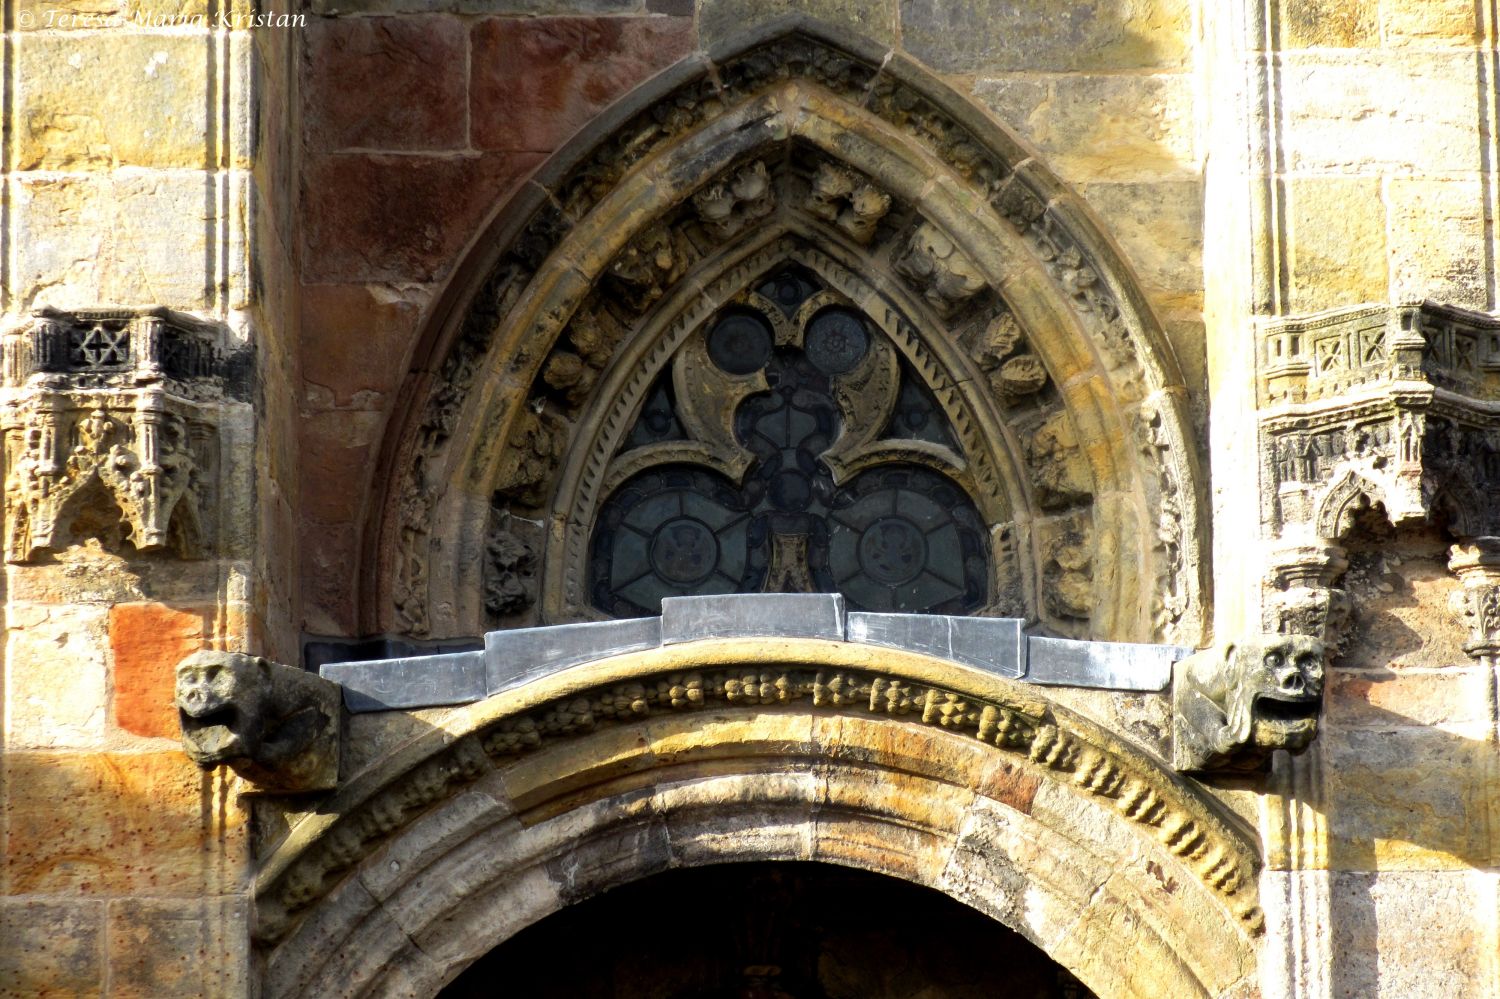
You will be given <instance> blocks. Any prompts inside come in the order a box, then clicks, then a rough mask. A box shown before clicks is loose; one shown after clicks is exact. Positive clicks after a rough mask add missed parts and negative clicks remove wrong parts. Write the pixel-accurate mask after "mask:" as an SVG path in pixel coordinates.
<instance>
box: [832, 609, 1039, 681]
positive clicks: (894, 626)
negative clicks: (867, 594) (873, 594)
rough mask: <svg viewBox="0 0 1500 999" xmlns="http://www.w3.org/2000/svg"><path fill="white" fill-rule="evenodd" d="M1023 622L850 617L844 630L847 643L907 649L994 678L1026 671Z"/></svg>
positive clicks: (943, 617) (940, 617)
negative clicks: (956, 663)
mask: <svg viewBox="0 0 1500 999" xmlns="http://www.w3.org/2000/svg"><path fill="white" fill-rule="evenodd" d="M1023 623H1024V622H1022V621H1020V620H1017V619H1014V618H980V617H948V616H946V615H941V614H863V613H853V614H850V615H849V620H848V626H847V630H848V639H849V641H851V642H863V643H864V644H866V645H881V646H885V647H886V648H891V649H910V650H911V651H913V652H922V653H925V654H927V655H930V656H937V657H938V658H940V659H952V660H954V661H956V662H961V663H964V664H966V665H969V666H976V667H978V668H979V669H982V670H987V671H988V672H991V673H997V674H999V675H1000V676H1007V677H1019V676H1021V675H1022V674H1023V673H1025V671H1026V664H1025V659H1024V656H1023V652H1024V647H1023V645H1022V643H1023V641H1024V639H1023V637H1022V635H1021V625H1022V624H1023Z"/></svg>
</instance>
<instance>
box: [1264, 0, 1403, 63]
mask: <svg viewBox="0 0 1500 999" xmlns="http://www.w3.org/2000/svg"><path fill="white" fill-rule="evenodd" d="M1280 27H1281V48H1282V50H1283V51H1285V50H1288V49H1313V48H1329V49H1347V48H1355V47H1374V46H1378V45H1379V44H1380V11H1379V10H1378V5H1371V4H1363V3H1354V4H1350V3H1343V2H1341V0H1288V2H1286V3H1284V4H1282V5H1281V21H1280Z"/></svg>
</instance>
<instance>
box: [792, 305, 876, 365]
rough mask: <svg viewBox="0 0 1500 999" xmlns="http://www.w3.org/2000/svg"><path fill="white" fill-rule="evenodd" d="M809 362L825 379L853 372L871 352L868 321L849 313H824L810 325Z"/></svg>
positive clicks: (826, 311)
mask: <svg viewBox="0 0 1500 999" xmlns="http://www.w3.org/2000/svg"><path fill="white" fill-rule="evenodd" d="M805 342H806V350H807V359H808V360H809V361H811V362H812V363H813V365H814V366H815V367H816V368H817V369H818V370H819V371H821V372H823V373H824V374H825V375H842V374H844V373H846V372H849V371H853V370H854V368H855V367H856V366H857V365H858V364H859V362H860V361H862V360H864V357H865V354H866V353H868V352H869V350H870V334H869V333H868V332H867V331H866V330H865V324H864V320H862V319H860V318H859V316H857V315H855V314H854V313H853V312H850V311H849V310H848V309H824V310H823V311H822V312H820V313H818V314H817V315H816V316H813V318H812V322H810V323H808V324H807V338H806V341H805Z"/></svg>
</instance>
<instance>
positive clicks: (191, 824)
mask: <svg viewBox="0 0 1500 999" xmlns="http://www.w3.org/2000/svg"><path fill="white" fill-rule="evenodd" d="M6 783H7V786H8V788H11V789H15V788H25V789H26V792H25V793H24V794H19V795H18V794H15V793H14V792H13V791H12V792H11V793H10V795H9V798H8V800H7V801H6V803H5V811H6V821H7V827H8V830H9V840H8V844H7V847H6V853H5V861H4V864H5V866H4V873H5V884H6V885H7V886H8V890H9V891H11V892H13V893H17V894H25V893H40V892H68V893H77V894H82V895H111V894H114V895H119V894H141V895H159V894H178V895H182V894H195V893H199V892H206V893H211V894H212V893H219V892H232V891H237V890H240V889H242V888H243V887H244V885H245V883H246V878H247V877H248V874H249V871H248V870H247V860H248V858H247V856H246V853H245V822H246V815H245V814H244V813H243V812H242V811H240V809H239V808H237V807H228V808H226V809H223V810H222V811H221V809H220V808H219V806H218V802H217V797H218V795H219V794H220V793H222V792H221V791H220V790H219V789H217V788H215V787H214V786H213V783H212V782H211V781H210V780H209V779H208V778H207V777H205V776H204V775H203V774H202V773H200V772H199V771H198V770H197V768H195V767H194V766H193V765H192V764H191V763H190V762H188V760H187V759H186V758H185V757H184V756H183V755H182V754H181V753H179V752H176V751H173V752H169V753H100V754H95V755H71V754H62V753H28V752H19V753H18V752H13V753H10V754H8V755H7V757H6ZM58 802H67V803H68V813H69V821H67V822H61V823H60V822H59V821H58V813H57V808H58ZM213 857H217V858H218V859H210V858H213Z"/></svg>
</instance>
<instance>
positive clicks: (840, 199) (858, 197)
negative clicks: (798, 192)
mask: <svg viewBox="0 0 1500 999" xmlns="http://www.w3.org/2000/svg"><path fill="white" fill-rule="evenodd" d="M804 207H805V208H806V210H807V213H808V214H809V215H813V216H816V217H817V218H820V219H822V220H823V221H825V222H831V223H833V224H834V225H836V226H838V227H839V228H840V229H842V230H843V231H844V232H845V233H846V234H848V236H849V238H851V239H853V240H854V241H855V242H856V243H860V244H862V245H863V244H868V243H869V242H870V241H871V240H872V239H874V238H875V228H876V226H878V225H879V224H880V220H881V219H883V218H885V216H886V213H888V212H889V211H890V210H891V196H890V195H889V194H886V193H885V192H884V191H882V190H881V189H880V188H878V187H876V186H875V185H874V184H872V183H870V182H869V180H868V179H866V178H865V177H864V176H863V175H862V174H860V173H858V172H856V171H854V170H850V169H849V168H847V167H843V166H839V165H837V164H834V163H829V162H827V161H826V160H825V161H823V162H821V163H819V164H818V168H817V172H816V173H814V174H813V178H812V188H811V190H810V191H809V192H808V195H807V201H806V203H805V205H804Z"/></svg>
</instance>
